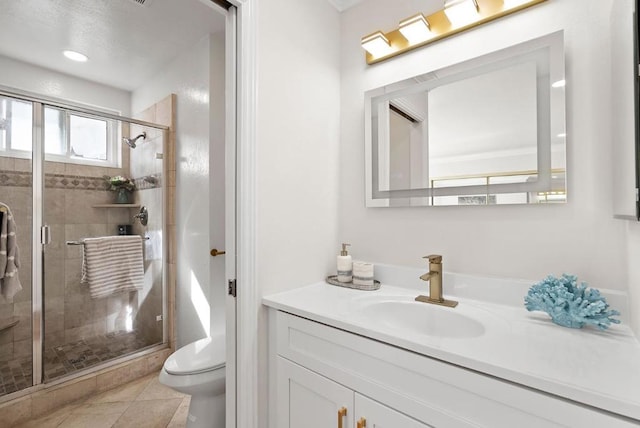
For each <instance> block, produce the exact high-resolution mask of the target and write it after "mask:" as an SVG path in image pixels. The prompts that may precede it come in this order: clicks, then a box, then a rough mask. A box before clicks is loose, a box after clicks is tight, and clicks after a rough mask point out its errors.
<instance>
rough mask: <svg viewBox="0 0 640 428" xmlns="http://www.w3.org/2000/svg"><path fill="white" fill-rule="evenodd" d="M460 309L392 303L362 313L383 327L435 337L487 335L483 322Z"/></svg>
mask: <svg viewBox="0 0 640 428" xmlns="http://www.w3.org/2000/svg"><path fill="white" fill-rule="evenodd" d="M456 310H457V309H452V308H445V307H441V306H437V305H432V304H428V303H421V302H415V301H404V300H403V301H398V300H388V301H382V302H372V303H369V304H365V305H364V306H363V307H362V314H363V315H365V316H367V317H371V318H372V319H373V320H375V323H376V324H379V325H384V326H386V327H390V328H394V329H401V330H405V331H406V330H408V331H411V332H413V333H418V334H425V335H428V336H434V337H442V338H449V339H462V338H471V337H478V336H482V335H483V334H484V332H485V328H484V326H483V325H482V323H480V322H478V321H476V320H474V319H472V318H469V317H467V316H465V315H462V314H461V313H459V312H456Z"/></svg>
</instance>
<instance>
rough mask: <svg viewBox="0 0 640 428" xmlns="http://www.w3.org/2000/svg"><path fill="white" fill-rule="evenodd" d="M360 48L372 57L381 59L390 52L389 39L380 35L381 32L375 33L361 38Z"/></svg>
mask: <svg viewBox="0 0 640 428" xmlns="http://www.w3.org/2000/svg"><path fill="white" fill-rule="evenodd" d="M361 43H362V47H363V48H364V50H366V51H367V52H369V53H370V54H371V55H373V56H374V57H381V56H385V55H388V54H389V53H391V52H392V49H391V45H390V44H389V39H387V38H386V37H385V35H384V34H382V31H376V32H375V33H373V34H369V35H368V36H365V37H363V38H362V42H361Z"/></svg>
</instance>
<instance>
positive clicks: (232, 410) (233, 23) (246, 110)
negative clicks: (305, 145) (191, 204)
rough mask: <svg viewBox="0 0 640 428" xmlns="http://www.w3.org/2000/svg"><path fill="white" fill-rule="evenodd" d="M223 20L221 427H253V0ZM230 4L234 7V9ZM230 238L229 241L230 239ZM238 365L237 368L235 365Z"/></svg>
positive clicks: (243, 0) (256, 302)
mask: <svg viewBox="0 0 640 428" xmlns="http://www.w3.org/2000/svg"><path fill="white" fill-rule="evenodd" d="M229 2H230V3H231V5H232V7H231V8H229V9H228V13H227V15H226V16H227V25H226V28H227V30H226V36H227V37H226V40H227V41H226V43H227V45H226V49H225V51H226V54H225V55H226V71H227V76H228V77H227V82H226V84H227V97H226V98H227V100H226V102H227V104H226V105H227V117H226V130H227V131H226V140H227V141H226V147H227V149H228V150H227V163H226V171H225V176H226V177H225V178H226V180H227V190H228V191H227V195H228V196H227V200H226V203H227V208H226V210H227V211H226V225H225V227H226V236H227V238H226V241H227V242H226V243H225V245H227V250H228V251H233V252H232V254H234V255H235V261H234V262H233V263H232V262H231V260H232V258H231V257H230V258H228V261H227V265H226V270H227V272H226V273H227V278H228V279H235V280H236V286H237V293H236V296H235V297H232V296H229V295H228V296H227V305H226V307H227V313H226V333H227V339H226V340H227V349H226V361H227V365H226V387H227V389H226V391H227V392H226V427H227V428H257V427H258V420H259V415H258V409H259V406H258V404H259V394H258V391H259V388H258V386H259V382H258V362H259V358H258V355H259V354H258V337H257V328H258V310H259V307H260V296H259V292H258V286H257V281H256V239H255V229H256V227H255V225H256V220H255V219H256V215H255V200H256V171H255V164H256V156H255V153H256V150H255V149H256V109H255V106H256V22H257V16H256V0H229ZM234 8H235V10H234ZM230 237H233V238H234V239H233V240H234V242H233V243H230V242H229V241H230ZM239 368H241V370H239Z"/></svg>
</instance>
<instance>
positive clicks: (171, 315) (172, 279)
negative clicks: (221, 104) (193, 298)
mask: <svg viewBox="0 0 640 428" xmlns="http://www.w3.org/2000/svg"><path fill="white" fill-rule="evenodd" d="M175 106H176V95H175V94H171V95H168V96H167V97H165V98H163V99H162V100H159V101H158V102H156V103H155V104H153V105H151V106H149V107H148V108H147V109H145V110H144V111H142V112H140V113H138V114H136V115H135V116H134V117H135V118H136V119H140V120H143V121H146V122H152V123H157V124H159V125H164V126H167V127H169V130H168V131H165V132H161V131H158V130H156V129H152V128H148V127H139V126H136V125H132V126H131V128H132V131H131V132H132V134H134V135H137V134H138V131H139V132H142V131H146V132H147V135H148V138H147V140H146V141H145V143H144V145H143V146H142V147H141V148H142V150H139V151H138V150H137V149H136V150H133V151H131V165H132V166H131V174H132V175H133V176H134V177H155V178H157V179H158V185H159V184H160V183H162V187H163V188H166V192H165V193H164V195H165V196H166V198H163V192H162V189H161V188H153V186H150V185H149V183H146V184H144V185H143V186H138V187H139V188H140V190H139V191H137V192H136V194H135V198H136V203H138V204H141V205H144V206H146V207H147V209H148V210H149V224H148V225H147V227H146V231H145V232H146V233H147V235H148V236H150V237H151V238H152V239H151V240H149V241H147V244H146V247H145V250H146V252H145V267H147V266H151V267H152V268H151V269H150V270H149V271H148V272H150V273H151V274H152V275H153V276H152V282H153V283H154V284H155V285H154V287H153V292H152V293H150V294H149V295H148V296H147V302H148V303H147V304H148V305H150V306H152V305H153V306H158V307H161V306H160V305H161V304H162V295H161V287H159V286H158V285H159V284H161V282H162V280H163V276H162V273H163V272H164V277H165V281H166V284H167V308H168V311H167V317H168V320H167V337H168V340H169V344H170V346H171V348H172V349H175V295H176V294H175V287H176V276H175V272H176V266H175V233H176V230H175V229H176V223H175V189H176V160H175V145H176V133H175V112H176V107H175ZM160 157H161V158H162V159H163V160H164V163H163V162H162V161H161V160H160V159H158V158H160ZM163 168H164V169H163ZM138 181H139V180H138ZM143 181H144V179H143ZM136 184H137V183H136ZM163 212H164V217H163V216H162V213H163ZM163 230H164V234H163V233H162V231H163ZM134 232H135V233H140V232H141V229H140V226H139V225H136V227H135V228H134ZM156 236H162V240H160V239H154V238H155V237H156ZM161 241H162V242H164V249H163V248H162V246H161V245H160V242H161ZM162 251H165V252H166V258H165V260H166V263H165V264H164V266H163V261H162ZM139 314H140V316H139V317H138V318H139V322H140V323H141V325H143V326H144V330H145V331H149V332H157V333H158V334H161V333H162V332H161V330H159V329H160V327H161V325H160V323H158V322H157V321H156V320H155V319H154V318H151V316H150V314H151V313H150V312H149V311H147V310H145V311H140V312H139Z"/></svg>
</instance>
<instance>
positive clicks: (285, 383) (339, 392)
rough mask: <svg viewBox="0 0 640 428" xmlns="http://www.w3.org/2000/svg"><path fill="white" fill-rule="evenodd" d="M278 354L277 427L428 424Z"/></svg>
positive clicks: (409, 427) (411, 427)
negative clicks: (278, 398) (279, 398)
mask: <svg viewBox="0 0 640 428" xmlns="http://www.w3.org/2000/svg"><path fill="white" fill-rule="evenodd" d="M277 358H278V363H277V364H278V386H277V388H278V393H277V395H278V397H282V398H283V399H281V400H278V412H277V426H278V428H297V427H305V428H327V427H339V428H352V427H356V428H365V427H369V428H372V427H376V428H398V427H402V428H429V427H430V425H426V424H423V423H420V422H418V421H416V420H414V419H411V418H409V417H407V416H405V415H403V414H402V413H400V412H397V411H395V410H392V409H390V408H389V407H387V406H385V405H383V404H380V403H378V402H376V401H374V400H371V399H369V398H367V397H365V396H363V395H361V394H358V393H357V392H355V391H353V390H351V389H349V388H346V387H344V386H342V385H340V384H338V383H337V382H334V381H332V380H330V379H327V378H326V377H324V376H321V375H319V374H317V373H314V372H312V371H311V370H308V369H305V368H304V367H302V366H300V365H298V364H296V363H293V362H291V361H289V360H287V359H285V358H282V357H277Z"/></svg>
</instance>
